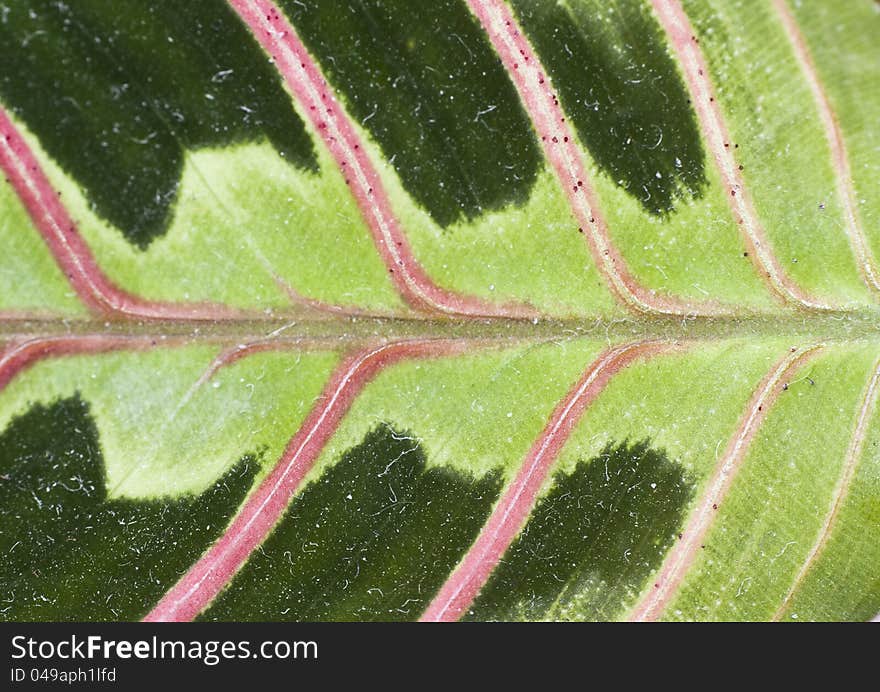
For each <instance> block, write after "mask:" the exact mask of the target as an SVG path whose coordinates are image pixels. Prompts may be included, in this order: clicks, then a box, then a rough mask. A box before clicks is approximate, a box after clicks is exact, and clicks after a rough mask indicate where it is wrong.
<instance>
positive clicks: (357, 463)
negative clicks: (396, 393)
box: [202, 425, 501, 621]
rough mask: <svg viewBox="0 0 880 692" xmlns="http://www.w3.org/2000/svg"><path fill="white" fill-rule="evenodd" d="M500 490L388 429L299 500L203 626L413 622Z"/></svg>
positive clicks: (494, 481) (493, 477)
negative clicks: (432, 464)
mask: <svg viewBox="0 0 880 692" xmlns="http://www.w3.org/2000/svg"><path fill="white" fill-rule="evenodd" d="M500 487H501V478H500V475H499V474H489V475H486V476H484V477H482V478H480V479H473V478H469V477H467V476H464V475H462V474H460V473H458V472H456V471H452V470H450V469H446V468H432V469H427V468H426V467H425V455H424V452H423V451H422V448H421V446H420V445H419V443H418V441H417V440H415V439H414V438H413V437H412V436H411V435H408V434H401V433H397V432H395V431H394V430H393V429H392V428H391V427H390V426H388V425H383V426H380V427H378V428H377V429H376V430H374V431H373V432H371V433H370V434H368V435H367V436H366V438H365V439H364V441H363V442H362V443H361V444H359V445H358V446H357V447H354V448H352V449H350V450H349V451H348V452H346V453H345V454H344V455H343V456H342V458H341V459H340V460H339V461H338V462H337V463H335V464H334V465H333V467H332V468H330V469H328V470H327V471H326V472H324V474H323V475H322V476H321V477H320V478H318V479H317V480H315V481H313V482H312V483H310V484H309V485H308V486H306V488H305V489H304V490H303V491H302V492H301V493H300V494H299V495H298V496H297V497H296V499H295V500H294V501H293V504H292V505H291V506H290V508H289V509H288V511H287V513H286V514H285V516H284V518H283V519H282V520H281V522H280V523H279V524H278V526H277V527H276V528H275V530H274V531H273V533H272V534H271V536H269V538H268V539H267V540H266V542H265V543H264V544H263V545H262V547H261V548H260V550H258V551H256V552H255V553H254V554H253V555H252V556H251V558H250V560H249V561H248V562H247V564H246V565H245V566H244V567H243V568H242V570H241V572H240V573H239V574H238V575H237V576H236V577H235V579H234V580H233V581H232V583H231V584H230V586H229V588H227V590H226V591H224V592H223V593H222V594H221V595H220V596H219V597H218V599H217V600H216V601H215V602H214V604H213V605H212V606H211V607H210V608H209V609H208V610H207V611H206V612H205V613H204V614H203V615H202V619H204V620H307V621H311V620H413V619H415V618H417V617H418V616H419V615H420V614H421V613H422V611H423V610H424V609H425V607H426V606H427V604H428V602H429V601H430V599H431V597H432V596H433V595H434V593H435V592H436V591H437V590H438V589H439V588H440V586H441V585H442V583H443V581H444V580H445V579H446V578H447V577H448V576H449V573H450V572H451V571H452V569H453V568H454V567H455V565H456V564H457V563H458V561H459V560H460V559H461V556H462V555H463V554H464V552H465V551H466V550H467V548H468V547H469V546H470V545H471V543H472V542H473V541H474V539H475V538H476V536H477V534H478V532H479V530H480V528H481V527H482V526H483V524H484V523H485V521H486V519H487V517H488V515H489V511H490V510H491V507H492V505H493V504H494V503H495V500H496V498H497V497H498V493H499V491H500Z"/></svg>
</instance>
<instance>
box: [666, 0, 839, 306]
mask: <svg viewBox="0 0 880 692" xmlns="http://www.w3.org/2000/svg"><path fill="white" fill-rule="evenodd" d="M651 3H652V6H653V8H654V14H655V16H656V17H657V20H658V22H659V23H660V26H661V27H662V28H663V30H664V31H665V32H666V34H667V36H668V38H669V43H670V45H671V47H672V50H673V51H674V52H675V54H676V56H677V58H678V64H679V66H680V67H681V70H682V73H683V75H684V78H685V83H686V85H687V88H688V91H689V92H690V95H691V102H692V103H693V106H694V111H695V113H696V115H697V120H698V121H699V123H700V127H701V129H702V131H703V135H704V138H705V140H706V143H707V145H708V147H709V151H710V152H711V153H712V156H713V158H714V160H715V164H716V168H717V170H718V173H719V174H720V176H721V180H722V183H723V185H724V188H725V190H726V194H725V197H726V198H727V201H728V204H729V206H730V209H731V212H732V213H733V216H734V218H735V219H737V221H738V224H737V225H738V227H739V228H740V229H741V233H742V236H743V240H744V242H745V243H746V246H747V248H748V251H749V258H750V259H751V260H752V262H753V263H754V264H755V267H756V269H757V270H758V273H759V275H760V276H761V277H762V278H765V279H766V281H767V282H768V283H769V285H770V286H771V288H772V289H773V290H774V291H775V292H776V293H777V294H778V295H779V296H780V297H781V298H782V299H784V300H786V301H789V302H793V303H794V304H796V305H798V306H800V307H804V308H809V309H812V310H831V309H833V306H831V305H829V304H827V303H824V302H821V301H818V300H816V299H815V298H813V297H811V296H808V295H806V294H805V293H804V292H803V291H802V290H801V288H800V287H799V286H797V285H796V284H795V283H794V282H793V281H792V280H791V278H790V277H789V276H788V275H787V274H786V272H785V271H784V270H783V269H782V265H781V264H780V262H779V260H778V258H777V257H776V256H775V254H774V253H773V249H772V245H771V243H770V241H769V239H768V237H767V233H766V231H765V229H764V226H763V224H762V223H761V220H760V218H759V217H758V214H757V212H756V211H755V207H754V204H753V203H752V199H751V195H750V194H749V191H748V189H747V187H746V184H745V178H744V177H743V175H742V174H741V173H740V171H739V168H738V166H737V163H736V160H735V158H734V155H733V149H734V144H733V142H732V140H731V137H730V134H729V133H728V131H727V125H726V123H725V121H724V116H723V115H722V113H721V108H720V107H719V105H718V101H717V99H715V97H714V96H713V95H712V94H713V90H712V84H711V82H710V79H709V67H708V64H707V62H706V59H705V57H704V56H703V53H702V51H701V50H700V48H699V40H698V39H697V37H696V32H695V31H694V28H693V27H692V26H691V23H690V20H689V19H688V16H687V14H686V13H685V11H684V9H683V8H682V6H681V3H680V2H679V0H651Z"/></svg>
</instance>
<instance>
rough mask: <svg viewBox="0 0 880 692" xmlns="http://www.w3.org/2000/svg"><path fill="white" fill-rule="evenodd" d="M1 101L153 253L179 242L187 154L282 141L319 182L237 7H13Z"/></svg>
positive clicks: (0, 27)
mask: <svg viewBox="0 0 880 692" xmlns="http://www.w3.org/2000/svg"><path fill="white" fill-rule="evenodd" d="M0 62H2V64H3V69H2V71H0V98H2V99H3V101H4V102H5V103H6V105H7V106H9V107H10V108H11V109H12V111H13V112H14V113H15V114H16V115H17V116H18V117H19V118H21V119H22V120H23V121H24V122H25V123H26V124H27V126H28V128H30V130H31V131H32V132H34V134H36V135H37V137H39V139H40V142H41V144H42V145H43V147H44V148H45V149H46V151H47V152H48V154H49V155H50V156H51V157H52V158H53V159H55V161H56V162H57V163H58V164H59V165H60V166H61V167H62V168H63V169H64V170H65V171H66V172H68V173H69V174H71V175H72V176H73V177H75V178H76V180H77V181H78V182H79V183H80V184H81V185H82V187H83V188H84V190H85V192H86V195H87V197H88V199H89V201H90V203H91V204H92V206H93V208H94V210H95V211H96V212H97V213H98V214H99V215H101V216H102V217H104V218H105V219H107V220H108V221H110V222H111V223H113V224H114V225H116V226H117V227H119V229H120V230H121V231H122V233H123V234H124V235H125V237H126V238H127V239H128V240H129V241H130V242H132V243H134V244H136V245H137V246H138V247H140V248H146V247H147V246H148V245H149V244H150V242H151V241H152V240H153V239H155V238H156V237H158V236H160V235H162V234H163V233H164V232H165V230H166V229H167V226H168V222H169V217H170V210H171V207H172V204H173V202H174V200H175V198H176V195H177V187H178V185H179V181H180V175H181V171H182V168H183V160H184V152H185V150H188V149H190V150H191V149H196V148H198V147H209V146H220V145H226V144H231V143H233V142H241V141H251V140H259V139H261V138H263V137H266V138H268V139H269V141H271V142H272V144H273V145H274V146H275V148H276V149H277V150H278V152H279V153H280V154H281V155H282V156H284V157H285V158H287V159H288V160H289V161H291V162H292V163H294V164H296V165H298V166H301V167H304V168H307V169H309V170H317V160H316V158H315V153H314V151H313V148H312V143H311V140H310V139H309V136H308V134H307V133H306V131H305V128H304V124H303V122H302V120H301V119H300V118H299V116H298V115H297V114H296V112H295V111H294V110H293V106H292V104H291V101H290V98H289V96H288V95H287V93H286V92H285V91H284V89H283V87H282V84H281V80H280V78H279V76H278V74H277V72H276V70H275V68H274V67H273V66H272V65H271V64H270V63H269V61H268V59H267V57H266V55H265V54H264V53H263V52H262V50H261V48H260V46H259V45H258V44H257V42H256V40H255V39H254V38H253V37H252V36H251V35H250V33H249V32H248V30H247V29H246V28H245V26H244V24H242V22H241V21H240V20H239V19H238V17H237V16H236V15H235V14H234V13H233V11H232V10H231V9H230V8H229V7H228V6H227V4H226V3H225V2H216V1H215V0H186V2H179V1H177V0H149V2H145V1H144V0H72V1H68V2H58V1H56V0H11V1H10V2H6V3H4V4H3V5H2V6H0Z"/></svg>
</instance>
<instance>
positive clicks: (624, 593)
mask: <svg viewBox="0 0 880 692" xmlns="http://www.w3.org/2000/svg"><path fill="white" fill-rule="evenodd" d="M691 493H692V487H691V484H690V483H689V482H688V481H687V480H686V478H685V475H684V472H683V471H682V468H681V467H680V466H679V465H678V464H676V463H674V462H673V461H670V460H669V459H668V458H667V457H666V455H665V453H664V452H662V451H659V450H656V449H652V448H651V447H650V446H649V443H648V442H647V441H645V442H640V443H638V444H635V445H629V444H627V443H623V444H620V445H616V446H612V445H610V444H609V445H608V446H607V447H606V448H605V450H604V451H603V452H602V454H600V455H599V456H598V457H596V458H595V459H592V460H589V461H581V462H579V463H578V465H577V467H576V468H575V470H574V472H573V473H572V474H571V475H557V476H556V478H555V483H554V485H553V488H552V490H551V491H550V492H549V493H548V494H547V496H546V497H544V499H542V500H541V501H540V502H539V503H538V506H537V507H536V508H535V511H534V513H533V514H532V516H531V518H530V519H529V521H528V523H527V524H526V526H525V528H524V529H523V531H522V533H520V535H519V537H518V538H517V539H516V541H515V542H514V543H513V545H511V547H510V548H509V549H508V551H507V553H505V555H504V558H503V559H502V561H501V564H500V565H499V566H498V568H497V570H496V571H495V573H494V574H493V575H492V577H491V578H490V579H489V581H488V582H487V583H486V586H485V587H484V588H483V590H482V592H481V593H480V595H479V596H478V597H477V600H476V601H475V602H474V605H473V607H472V608H471V610H470V611H468V614H467V615H466V617H465V619H467V620H516V619H522V618H525V619H530V620H540V619H545V618H551V619H554V620H565V619H567V617H568V616H567V612H566V609H567V607H568V606H570V607H572V609H573V610H572V612H574V613H576V614H577V615H576V618H577V619H583V618H586V619H594V620H608V619H612V618H613V617H614V616H615V615H617V614H618V613H619V612H620V609H621V607H622V605H623V603H624V602H625V601H626V600H627V599H630V598H632V597H633V595H634V594H636V593H637V592H638V591H639V590H640V589H641V587H642V584H643V582H644V580H645V579H646V578H647V577H648V575H650V574H651V573H652V572H653V571H654V570H655V569H657V568H658V567H659V566H660V563H661V562H662V560H663V556H664V555H665V554H666V551H667V550H668V549H669V546H670V545H671V544H672V542H673V541H674V540H675V534H676V531H677V530H678V527H679V526H680V525H681V523H682V520H683V513H684V510H685V507H686V505H687V503H688V500H689V499H690V497H691Z"/></svg>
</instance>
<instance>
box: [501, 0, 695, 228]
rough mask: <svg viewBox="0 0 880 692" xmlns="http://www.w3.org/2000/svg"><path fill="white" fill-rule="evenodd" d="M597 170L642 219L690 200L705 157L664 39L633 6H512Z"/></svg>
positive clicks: (573, 2)
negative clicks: (636, 205)
mask: <svg viewBox="0 0 880 692" xmlns="http://www.w3.org/2000/svg"><path fill="white" fill-rule="evenodd" d="M512 5H513V7H514V10H515V12H516V14H517V17H518V19H519V21H520V22H521V23H522V25H523V28H524V30H525V32H526V34H527V35H528V37H529V38H530V39H531V41H532V43H533V44H534V46H535V49H536V50H537V52H538V54H539V55H540V58H541V61H542V63H543V64H544V66H545V67H546V69H547V71H548V72H549V73H550V76H551V78H552V79H553V85H554V87H555V88H556V89H557V90H558V92H559V97H560V99H561V102H562V106H563V108H564V109H565V111H566V113H567V114H568V117H569V118H570V119H571V121H572V122H573V123H574V126H575V128H576V129H577V132H578V136H579V137H580V138H581V141H583V142H584V144H586V146H587V147H588V148H589V150H590V154H591V155H592V156H593V159H594V160H595V161H596V163H597V164H598V166H599V167H600V168H601V169H602V170H603V171H604V172H605V173H606V174H607V175H608V176H609V177H611V178H612V179H613V180H614V181H615V182H616V183H618V184H619V185H620V186H622V187H623V188H624V189H625V190H626V191H627V192H628V193H629V194H630V195H632V196H633V197H635V198H636V199H638V200H639V202H641V204H642V206H643V207H644V208H645V210H647V211H648V212H650V213H653V214H664V213H666V212H671V211H672V210H673V209H674V206H675V198H676V197H682V196H683V195H690V196H695V197H696V196H699V195H700V194H701V190H702V188H703V186H704V185H705V184H706V180H705V176H704V159H705V153H704V151H703V148H702V145H701V143H700V131H699V127H698V126H697V122H696V119H695V116H694V113H693V110H692V109H691V107H690V104H689V100H688V94H687V91H686V89H685V86H684V84H683V83H682V80H681V77H680V76H679V74H678V72H677V70H676V67H675V63H674V62H673V60H672V58H671V57H670V56H669V54H668V53H667V49H666V45H665V43H664V40H663V34H662V32H661V30H660V27H659V26H658V25H657V23H656V21H655V20H654V18H653V17H652V16H651V15H650V11H649V10H648V9H647V7H646V3H642V2H640V1H638V0H620V1H619V2H615V3H611V4H606V3H592V2H587V1H585V0H562V1H560V2H557V0H512Z"/></svg>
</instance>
